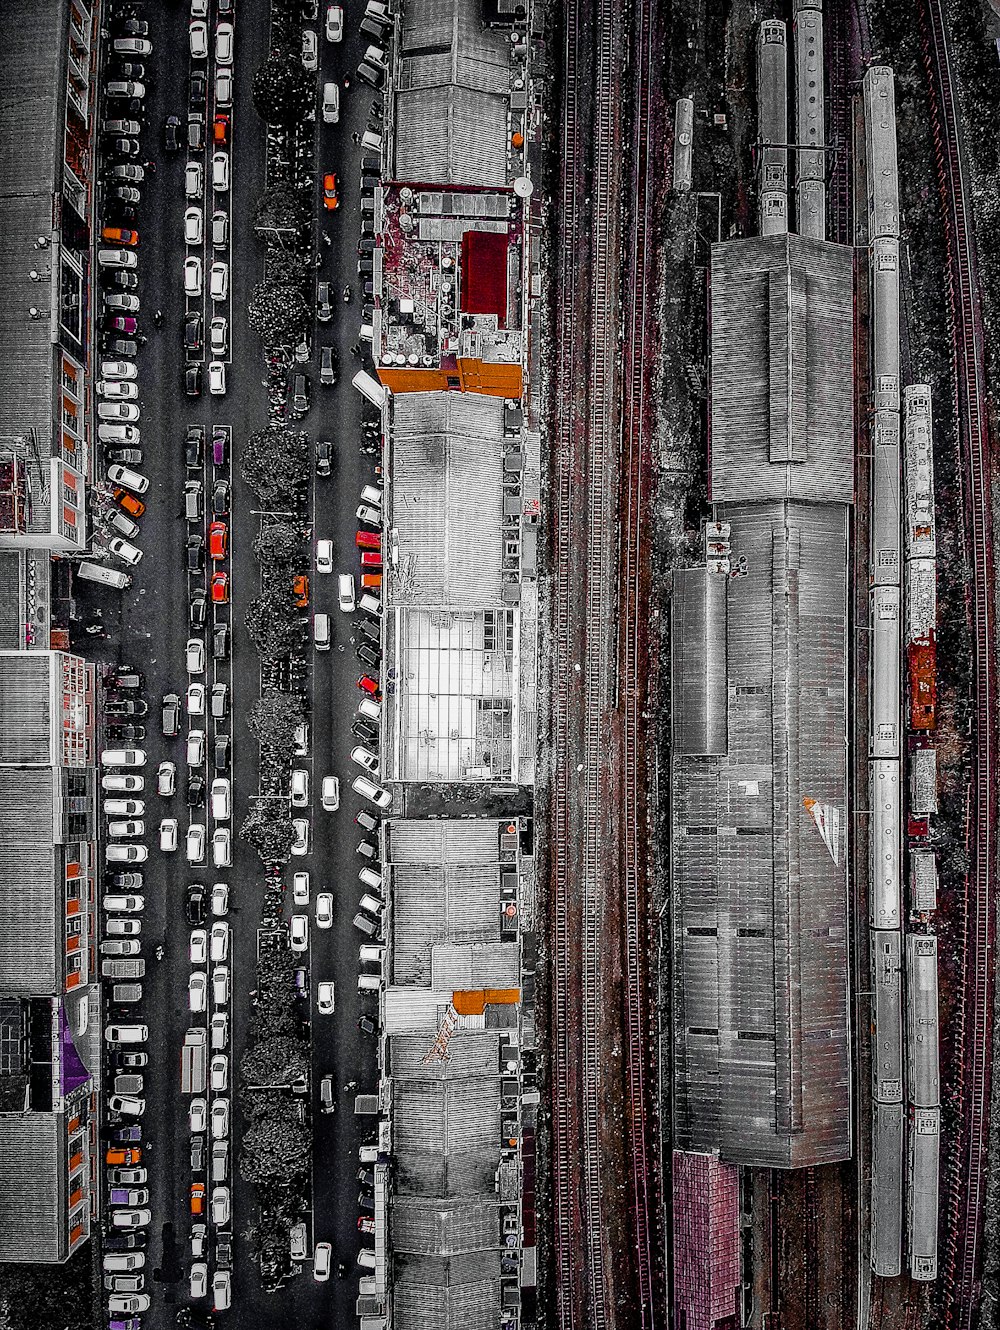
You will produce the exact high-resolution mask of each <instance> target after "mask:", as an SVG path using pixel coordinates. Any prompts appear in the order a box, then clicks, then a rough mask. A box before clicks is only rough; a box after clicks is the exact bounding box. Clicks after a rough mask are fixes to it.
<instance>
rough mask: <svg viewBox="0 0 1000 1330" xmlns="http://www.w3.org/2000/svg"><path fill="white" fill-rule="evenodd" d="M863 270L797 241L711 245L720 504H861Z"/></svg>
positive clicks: (827, 249)
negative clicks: (857, 441) (857, 437)
mask: <svg viewBox="0 0 1000 1330" xmlns="http://www.w3.org/2000/svg"><path fill="white" fill-rule="evenodd" d="M853 264H854V259H853V250H851V249H849V248H847V247H845V246H841V245H831V244H827V243H826V242H824V241H820V240H811V239H806V238H804V237H802V236H797V235H775V236H754V237H751V238H749V239H746V240H729V241H726V242H724V243H723V244H719V245H713V246H712V301H711V303H712V314H711V326H712V402H711V419H712V426H711V478H710V485H711V495H710V497H711V498H712V500H713V501H714V502H715V503H721V502H730V501H732V502H736V503H740V502H749V501H751V500H754V499H758V500H766V499H784V498H788V499H806V500H811V501H813V502H817V503H822V502H828V503H851V502H852V501H853V499H854V323H853V311H854V266H853Z"/></svg>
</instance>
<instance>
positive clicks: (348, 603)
mask: <svg viewBox="0 0 1000 1330" xmlns="http://www.w3.org/2000/svg"><path fill="white" fill-rule="evenodd" d="M337 599H338V601H339V604H340V608H341V609H342V610H343V611H344V613H345V614H350V613H351V612H352V611H353V609H354V574H353V573H341V574H340V576H339V577H338V578H337Z"/></svg>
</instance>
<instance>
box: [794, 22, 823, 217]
mask: <svg viewBox="0 0 1000 1330" xmlns="http://www.w3.org/2000/svg"><path fill="white" fill-rule="evenodd" d="M794 11H795V12H794V14H793V18H792V38H793V41H794V44H795V142H796V145H797V147H796V153H795V197H796V216H797V218H798V224H799V235H802V236H812V237H813V238H814V239H816V240H825V239H826V145H825V142H824V140H825V138H826V116H825V99H826V93H825V86H824V83H825V80H824V77H823V5H822V0H796V4H795V6H794Z"/></svg>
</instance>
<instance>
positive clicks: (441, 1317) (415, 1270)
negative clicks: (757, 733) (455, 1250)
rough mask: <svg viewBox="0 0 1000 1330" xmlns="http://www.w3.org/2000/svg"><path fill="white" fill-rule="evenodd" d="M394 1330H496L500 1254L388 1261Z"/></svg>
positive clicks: (403, 1258)
mask: <svg viewBox="0 0 1000 1330" xmlns="http://www.w3.org/2000/svg"><path fill="white" fill-rule="evenodd" d="M393 1279H394V1287H393V1299H392V1323H393V1325H394V1326H395V1327H396V1328H397V1330H497V1327H498V1326H499V1325H500V1253H499V1252H469V1253H468V1254H465V1255H462V1256H450V1257H440V1256H405V1255H404V1256H400V1257H398V1258H397V1259H396V1260H394V1261H393Z"/></svg>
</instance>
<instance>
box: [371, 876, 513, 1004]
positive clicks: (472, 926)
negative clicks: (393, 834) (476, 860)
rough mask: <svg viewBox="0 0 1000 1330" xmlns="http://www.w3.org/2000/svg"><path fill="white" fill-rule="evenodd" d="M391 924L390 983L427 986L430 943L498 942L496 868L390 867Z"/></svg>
mask: <svg viewBox="0 0 1000 1330" xmlns="http://www.w3.org/2000/svg"><path fill="white" fill-rule="evenodd" d="M392 921H393V929H392V935H393V945H392V982H393V983H394V984H424V985H427V984H430V982H431V950H432V948H433V947H434V945H435V943H440V942H492V943H498V942H499V940H500V867H499V865H498V864H495V865H492V866H489V865H467V864H449V865H440V864H402V865H393V870H392Z"/></svg>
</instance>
